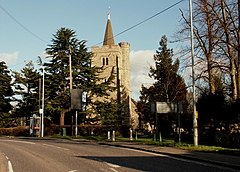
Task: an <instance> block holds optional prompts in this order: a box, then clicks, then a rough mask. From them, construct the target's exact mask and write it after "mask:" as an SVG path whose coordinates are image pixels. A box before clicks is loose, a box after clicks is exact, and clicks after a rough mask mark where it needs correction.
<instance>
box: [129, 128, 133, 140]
mask: <svg viewBox="0 0 240 172" xmlns="http://www.w3.org/2000/svg"><path fill="white" fill-rule="evenodd" d="M129 130H130V140H131V141H132V140H133V131H132V129H131V128H130V129H129Z"/></svg>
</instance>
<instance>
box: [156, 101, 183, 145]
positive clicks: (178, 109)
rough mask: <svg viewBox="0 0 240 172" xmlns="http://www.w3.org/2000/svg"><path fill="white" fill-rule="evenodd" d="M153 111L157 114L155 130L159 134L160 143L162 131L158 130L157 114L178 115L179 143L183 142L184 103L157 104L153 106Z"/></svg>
mask: <svg viewBox="0 0 240 172" xmlns="http://www.w3.org/2000/svg"><path fill="white" fill-rule="evenodd" d="M151 111H152V112H155V130H156V133H159V141H160V142H161V141H162V137H161V131H159V129H158V116H157V114H158V113H159V114H168V113H176V114H178V136H179V142H181V131H180V113H182V111H183V109H182V103H174V102H155V103H152V104H151Z"/></svg>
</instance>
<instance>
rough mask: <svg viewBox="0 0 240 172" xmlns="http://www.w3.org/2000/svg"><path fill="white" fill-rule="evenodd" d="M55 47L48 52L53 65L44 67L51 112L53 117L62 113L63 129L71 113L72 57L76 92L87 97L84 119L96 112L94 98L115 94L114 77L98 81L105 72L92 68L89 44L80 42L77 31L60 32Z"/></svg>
mask: <svg viewBox="0 0 240 172" xmlns="http://www.w3.org/2000/svg"><path fill="white" fill-rule="evenodd" d="M53 37H54V38H53V39H52V44H51V45H49V47H48V48H46V52H47V54H48V55H49V56H48V57H47V58H49V59H50V62H47V63H45V64H44V66H45V71H46V83H47V84H46V94H47V96H48V103H47V107H46V108H47V109H48V110H49V111H50V112H52V113H58V114H59V113H60V125H64V116H65V113H66V112H68V111H69V110H70V86H69V85H70V83H69V75H70V70H69V57H71V63H72V77H73V79H72V80H73V89H75V88H79V89H82V90H83V91H84V92H85V93H87V99H86V100H87V102H86V104H85V105H84V106H85V107H86V106H89V107H92V108H87V109H86V108H85V110H87V111H85V112H84V113H85V114H84V115H86V114H88V113H94V112H96V109H95V107H96V106H94V105H93V104H94V102H93V101H92V98H93V97H94V96H95V97H96V96H97V97H102V96H107V95H108V94H107V92H108V91H110V90H111V88H110V86H109V85H110V83H111V82H112V80H113V77H110V78H109V79H108V80H106V82H104V83H102V82H100V81H101V80H102V78H99V77H98V74H99V73H100V72H101V68H98V67H94V66H91V60H92V53H91V52H88V49H87V47H86V45H85V44H86V41H80V40H78V39H77V37H76V33H75V31H73V30H71V29H68V28H60V29H59V30H58V31H57V32H56V34H55V35H53Z"/></svg>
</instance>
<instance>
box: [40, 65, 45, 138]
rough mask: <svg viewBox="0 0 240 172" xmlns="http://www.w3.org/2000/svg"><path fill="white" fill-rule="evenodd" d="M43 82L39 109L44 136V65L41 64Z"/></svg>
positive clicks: (42, 135) (42, 134)
mask: <svg viewBox="0 0 240 172" xmlns="http://www.w3.org/2000/svg"><path fill="white" fill-rule="evenodd" d="M42 72H43V75H42V76H43V82H42V109H41V137H44V73H45V71H44V67H43V66H42Z"/></svg>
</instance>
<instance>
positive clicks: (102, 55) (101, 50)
mask: <svg viewBox="0 0 240 172" xmlns="http://www.w3.org/2000/svg"><path fill="white" fill-rule="evenodd" d="M91 49H92V53H93V58H92V64H91V65H92V66H97V67H103V72H102V73H101V74H100V77H101V78H105V79H108V78H109V77H110V75H111V73H112V69H114V74H115V79H114V82H113V84H114V87H116V88H117V89H116V91H114V92H112V93H111V95H110V96H109V100H105V101H110V100H111V99H119V101H120V102H121V103H124V107H125V108H124V114H125V115H127V119H128V124H127V125H129V126H130V127H131V128H133V129H136V128H137V127H138V115H137V112H136V105H135V104H134V103H133V101H132V99H131V86H130V44H129V43H128V42H120V43H118V44H115V41H114V35H113V31H112V24H111V19H110V13H109V14H108V19H107V25H106V30H105V35H104V41H103V45H102V46H101V47H100V46H93V47H92V48H91Z"/></svg>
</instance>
